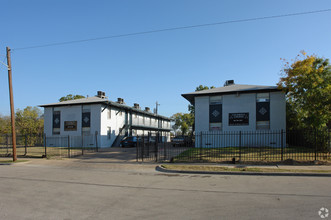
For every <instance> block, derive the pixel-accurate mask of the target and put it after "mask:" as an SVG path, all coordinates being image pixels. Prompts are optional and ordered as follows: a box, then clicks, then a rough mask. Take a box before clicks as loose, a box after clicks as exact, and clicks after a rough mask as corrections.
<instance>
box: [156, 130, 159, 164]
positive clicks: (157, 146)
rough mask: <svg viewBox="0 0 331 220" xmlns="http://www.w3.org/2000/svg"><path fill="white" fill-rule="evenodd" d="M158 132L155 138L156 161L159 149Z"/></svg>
mask: <svg viewBox="0 0 331 220" xmlns="http://www.w3.org/2000/svg"><path fill="white" fill-rule="evenodd" d="M159 135H160V134H159V132H157V134H156V137H157V140H155V162H157V156H158V150H159V138H160V136H159Z"/></svg>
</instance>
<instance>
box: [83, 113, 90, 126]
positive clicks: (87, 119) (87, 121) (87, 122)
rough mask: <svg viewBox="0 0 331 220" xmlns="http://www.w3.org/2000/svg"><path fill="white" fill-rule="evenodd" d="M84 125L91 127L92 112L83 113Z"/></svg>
mask: <svg viewBox="0 0 331 220" xmlns="http://www.w3.org/2000/svg"><path fill="white" fill-rule="evenodd" d="M82 127H83V128H86V127H87V128H88V127H91V112H83V114H82Z"/></svg>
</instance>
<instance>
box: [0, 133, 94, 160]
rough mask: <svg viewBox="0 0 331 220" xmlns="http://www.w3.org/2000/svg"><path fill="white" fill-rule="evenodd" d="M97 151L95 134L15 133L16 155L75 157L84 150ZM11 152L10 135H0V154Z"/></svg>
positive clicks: (8, 154) (6, 154) (8, 155)
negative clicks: (49, 134)
mask: <svg viewBox="0 0 331 220" xmlns="http://www.w3.org/2000/svg"><path fill="white" fill-rule="evenodd" d="M93 151H98V139H97V136H96V135H86V136H85V135H84V136H57V137H54V136H52V137H47V136H45V135H36V134H30V135H17V136H16V154H17V156H18V157H47V158H49V157H68V158H70V157H75V156H80V155H83V154H84V153H86V152H93ZM12 154H13V145H12V137H11V135H8V134H7V135H0V156H1V157H10V156H12Z"/></svg>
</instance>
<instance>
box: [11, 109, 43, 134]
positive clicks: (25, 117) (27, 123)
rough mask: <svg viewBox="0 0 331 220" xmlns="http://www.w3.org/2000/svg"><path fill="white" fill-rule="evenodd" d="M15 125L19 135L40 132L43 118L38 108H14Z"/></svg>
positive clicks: (41, 131)
mask: <svg viewBox="0 0 331 220" xmlns="http://www.w3.org/2000/svg"><path fill="white" fill-rule="evenodd" d="M16 127H17V131H18V133H19V134H21V135H27V134H42V133H43V130H44V119H43V116H42V113H41V111H40V109H38V108H37V107H31V106H27V107H26V108H25V109H23V110H20V109H17V110H16Z"/></svg>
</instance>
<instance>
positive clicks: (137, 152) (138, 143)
mask: <svg viewBox="0 0 331 220" xmlns="http://www.w3.org/2000/svg"><path fill="white" fill-rule="evenodd" d="M142 138H144V134H143V136H142ZM140 144H141V143H140V142H139V136H137V146H136V162H138V157H139V156H138V154H139V151H138V148H139V145H140Z"/></svg>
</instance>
